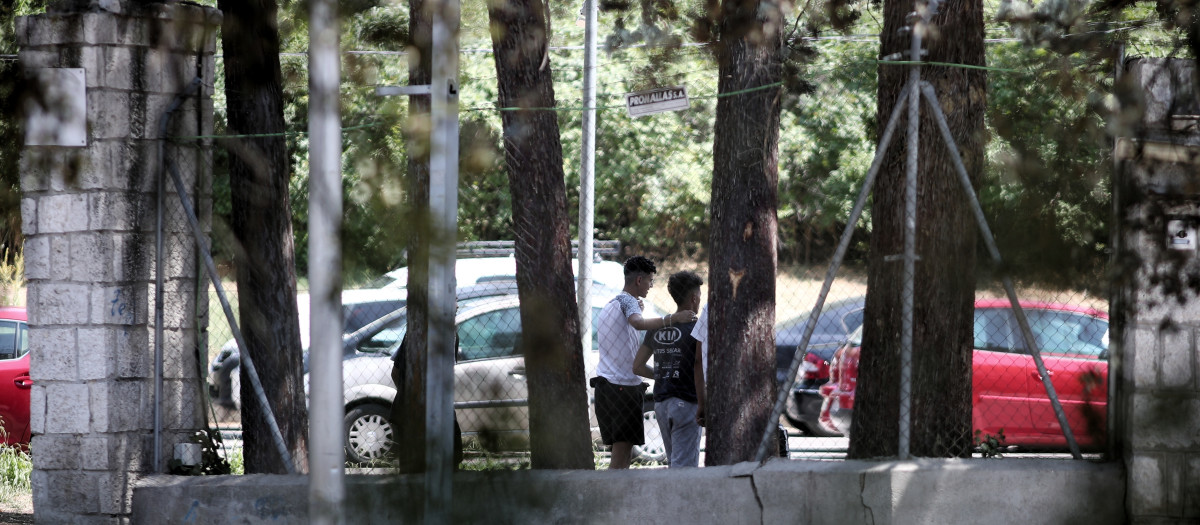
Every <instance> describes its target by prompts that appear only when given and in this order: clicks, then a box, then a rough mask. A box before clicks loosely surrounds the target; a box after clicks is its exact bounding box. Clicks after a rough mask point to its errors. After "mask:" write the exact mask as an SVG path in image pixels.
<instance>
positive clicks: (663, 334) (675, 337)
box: [654, 326, 683, 345]
mask: <svg viewBox="0 0 1200 525" xmlns="http://www.w3.org/2000/svg"><path fill="white" fill-rule="evenodd" d="M680 339H683V333H682V332H680V331H679V329H678V328H675V327H674V326H669V327H667V328H663V329H661V330H659V331H657V332H654V342H655V343H658V344H660V345H670V344H675V342H677V341H679V340H680Z"/></svg>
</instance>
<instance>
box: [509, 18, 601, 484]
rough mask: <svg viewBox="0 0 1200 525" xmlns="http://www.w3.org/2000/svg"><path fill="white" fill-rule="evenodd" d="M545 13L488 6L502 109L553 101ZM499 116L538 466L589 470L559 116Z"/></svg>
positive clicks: (529, 112)
mask: <svg viewBox="0 0 1200 525" xmlns="http://www.w3.org/2000/svg"><path fill="white" fill-rule="evenodd" d="M546 10H547V4H546V3H545V2H543V1H542V0H509V1H508V2H507V3H505V2H489V3H488V15H489V18H490V20H491V23H492V28H493V29H492V46H493V48H494V49H495V59H496V77H497V81H498V84H499V86H498V87H499V93H500V105H501V106H502V107H524V108H547V107H553V106H554V85H553V81H552V79H551V75H550V73H551V71H550V67H549V63H548V62H546V63H543V59H544V58H545V57H546V53H547V52H548V49H547V42H548V39H549V27H548V18H549V15H550V14H549V13H548V12H547V11H546ZM501 115H502V119H503V126H504V153H505V167H506V169H507V171H508V180H509V185H510V186H511V191H512V209H513V227H514V230H515V232H516V259H517V289H518V294H519V296H520V300H521V325H522V334H523V335H522V341H521V343H520V344H521V349H522V351H523V352H524V354H525V368H526V371H527V374H528V375H527V377H528V385H529V441H530V449H531V451H532V458H531V459H532V466H533V468H539V469H591V468H594V465H593V459H592V445H591V433H590V430H589V424H588V407H587V393H586V389H585V386H584V385H585V383H584V382H585V380H586V378H585V377H584V367H583V345H582V342H581V341H580V338H579V316H578V315H577V312H578V307H577V306H576V304H575V286H574V282H573V278H572V270H571V239H570V236H569V235H570V234H569V230H568V226H567V225H568V218H567V205H566V202H567V192H566V186H565V182H564V178H563V159H562V145H561V143H560V142H559V135H558V115H557V113H555V112H554V111H546V110H539V109H530V110H522V111H504V112H502V114H501Z"/></svg>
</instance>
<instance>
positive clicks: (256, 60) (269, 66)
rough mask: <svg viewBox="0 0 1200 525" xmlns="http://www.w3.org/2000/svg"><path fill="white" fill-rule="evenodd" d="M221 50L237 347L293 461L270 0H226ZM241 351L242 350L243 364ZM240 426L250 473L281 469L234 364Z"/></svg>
mask: <svg viewBox="0 0 1200 525" xmlns="http://www.w3.org/2000/svg"><path fill="white" fill-rule="evenodd" d="M219 7H220V9H221V11H222V12H223V13H224V15H225V17H224V22H223V26H222V35H223V36H222V48H223V52H224V55H225V96H226V99H227V106H228V115H229V117H228V118H229V129H230V132H232V133H238V134H270V133H277V134H279V135H276V136H269V137H255V138H241V139H235V140H234V141H233V142H228V143H226V144H227V146H228V147H229V150H230V151H229V185H230V194H231V200H232V218H233V219H232V222H233V224H232V226H233V233H234V236H235V237H236V238H237V240H238V243H239V249H238V250H236V259H237V288H238V302H239V309H240V323H241V330H242V334H243V335H244V336H245V341H246V346H247V348H242V349H241V352H242V353H243V355H249V356H250V357H251V359H252V360H253V361H254V366H255V368H256V369H257V371H258V374H259V379H260V380H261V381H262V385H263V389H264V390H265V391H266V394H267V398H268V402H269V403H270V404H271V409H272V411H273V412H274V414H275V419H276V421H277V422H278V424H279V428H280V431H281V432H282V433H283V439H284V443H285V444H286V446H287V448H288V450H289V451H290V453H291V454H292V459H293V461H294V462H295V463H296V465H297V466H299V467H300V468H301V470H303V469H304V467H303V466H304V463H305V458H307V456H308V441H307V439H308V438H307V436H308V410H307V408H306V405H305V401H304V379H303V374H302V372H301V360H302V354H301V349H300V326H299V323H298V321H297V315H298V314H297V308H296V267H295V259H294V247H293V237H292V222H291V220H292V213H291V205H290V204H289V201H288V177H289V175H290V169H289V165H288V155H287V144H286V142H285V140H284V137H283V135H282V133H283V131H284V121H283V85H282V82H281V74H280V69H279V33H278V28H277V27H276V14H277V6H276V4H275V2H274V1H273V0H248V1H244V2H242V1H226V0H221V1H220V2H219ZM244 362H245V359H244V358H243V364H244ZM241 374H242V376H241V382H242V392H241V396H242V398H241V399H242V428H243V432H244V434H245V452H244V453H245V462H246V472H248V473H276V474H279V473H285V472H286V466H285V465H284V463H283V461H282V458H281V457H280V455H279V452H278V450H277V448H276V446H275V444H274V440H273V439H272V436H271V432H270V430H269V427H268V425H267V422H266V420H265V418H264V417H265V416H264V413H263V407H262V405H261V404H260V403H259V400H258V398H257V397H256V396H255V394H254V391H253V388H252V386H251V383H250V379H249V375H248V371H247V367H246V366H242V367H241Z"/></svg>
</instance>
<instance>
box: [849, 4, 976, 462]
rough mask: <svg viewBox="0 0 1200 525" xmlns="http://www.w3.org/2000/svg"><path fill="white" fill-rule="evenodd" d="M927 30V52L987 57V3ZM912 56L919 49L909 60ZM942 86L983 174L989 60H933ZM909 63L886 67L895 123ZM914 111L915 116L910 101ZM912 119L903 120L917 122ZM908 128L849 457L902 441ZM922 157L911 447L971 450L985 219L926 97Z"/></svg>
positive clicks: (884, 216) (887, 38)
mask: <svg viewBox="0 0 1200 525" xmlns="http://www.w3.org/2000/svg"><path fill="white" fill-rule="evenodd" d="M912 10H913V2H912V1H911V0H891V1H888V2H887V3H886V4H885V6H884V30H883V35H882V37H881V40H882V43H881V48H880V55H881V56H887V55H890V54H892V53H897V52H901V51H907V50H908V49H909V45H910V40H909V37H908V33H907V32H906V33H904V34H903V35H901V34H899V30H900V28H902V27H903V26H904V25H905V17H906V16H907V15H908V13H910V12H912ZM933 26H934V29H935V30H934V31H932V32H930V33H927V35H928V36H926V37H925V47H926V49H928V55H927V56H926V58H925V60H928V61H935V62H948V63H958V64H974V65H983V64H984V47H983V5H982V3H981V2H979V1H977V0H970V1H966V2H949V3H942V4H940V5H939V12H938V13H937V15H936V16H935V17H934V18H933ZM906 60H907V58H906ZM921 77H922V79H924V80H927V81H929V82H930V83H932V84H933V86H934V90H935V91H937V94H938V97H939V100H940V102H941V106H942V108H944V110H945V112H946V116H947V119H948V121H949V125H950V130H951V132H952V134H953V135H954V139H955V141H956V142H957V143H958V148H959V150H960V151H961V152H962V157H963V162H964V164H965V165H966V168H967V172H968V173H969V174H970V175H971V177H972V180H973V181H977V180H979V173H980V171H982V169H983V165H984V156H983V154H984V139H985V137H984V121H983V118H984V110H985V106H986V84H985V82H986V76H985V74H984V72H982V71H980V70H973V69H965V68H958V67H944V66H930V67H923V68H921ZM907 78H908V68H907V67H899V66H888V65H886V64H885V65H880V66H879V99H878V106H877V112H876V114H877V116H878V117H877V122H880V123H883V122H887V119H888V118H889V117H890V115H891V113H892V108H893V107H894V105H895V104H896V102H897V97H898V96H899V94H900V91H901V90H902V89H903V88H904V85H905V82H906V81H907ZM903 115H905V116H906V115H907V108H906V110H905V113H904V114H903ZM906 121H907V119H906V118H904V117H903V116H902V117H901V119H900V121H899V127H898V130H903V129H905V126H906V124H905V122H906ZM903 136H904V134H903V133H898V134H897V136H896V137H897V138H896V139H895V140H893V142H892V146H891V147H890V148H888V154H887V158H886V161H885V164H884V165H883V168H882V170H881V172H880V174H879V179H878V180H877V182H876V185H875V189H874V191H875V195H874V200H875V203H874V208H873V213H872V234H871V255H870V271H869V274H868V277H867V300H866V312H865V317H866V323H865V326H864V328H863V337H864V340H863V352H862V357H861V360H860V362H859V381H858V385H859V386H858V391H857V394H856V399H855V407H854V409H855V415H854V422H853V424H852V427H851V436H850V449H849V453H848V455H847V457H851V458H869V457H880V456H893V455H895V454H896V453H897V451H898V445H897V439H898V436H899V418H900V417H901V414H900V413H899V392H900V389H899V388H900V387H899V380H900V333H901V308H902V302H901V301H902V300H903V298H902V297H901V294H902V291H903V262H902V261H889V260H885V257H888V256H893V255H898V254H902V253H903V252H904V198H905V197H904V195H905V192H904V171H905V169H904V155H905V148H904V141H903V139H902V137H903ZM919 142H920V146H919V152H920V153H919V157H918V159H919V160H918V164H919V165H918V170H917V173H918V181H917V184H918V197H917V200H918V202H917V218H916V221H917V234H916V235H917V238H916V253H917V256H918V257H919V259H918V260H917V262H916V275H915V281H914V283H915V284H914V290H915V298H914V307H913V316H914V321H913V361H912V362H913V368H912V370H913V374H912V417H911V422H912V423H911V425H912V426H911V428H912V434H911V438H910V439H911V441H910V443H911V453H912V455H914V456H924V457H937V456H946V457H955V456H964V457H965V456H968V455H970V453H971V445H972V443H971V441H972V436H971V346H972V341H973V340H974V339H973V336H972V332H973V326H974V322H973V311H974V297H975V242H976V231H977V230H976V226H975V223H974V221H973V219H972V215H971V212H970V207H969V205H968V202H967V199H966V194H965V193H964V192H963V189H962V186H961V184H960V183H959V181H958V175H957V174H956V173H955V171H954V166H953V164H952V163H951V160H950V158H949V152H948V150H947V149H946V146H945V144H944V142H943V140H942V138H941V135H940V133H939V132H938V128H937V127H936V123H935V121H934V119H933V115H932V112H931V111H930V110H929V106H928V105H927V103H926V102H925V100H923V99H922V101H921V119H920V139H919Z"/></svg>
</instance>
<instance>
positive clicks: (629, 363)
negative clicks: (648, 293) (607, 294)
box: [596, 292, 642, 386]
mask: <svg viewBox="0 0 1200 525" xmlns="http://www.w3.org/2000/svg"><path fill="white" fill-rule="evenodd" d="M640 313H642V307H641V305H639V304H638V300H637V298H636V297H634V296H632V295H630V294H629V293H628V292H621V293H620V295H617V296H616V297H614V298H613V300H611V301H609V302H608V304H606V305H604V308H602V309H600V314H599V315H597V316H596V343H597V344H598V345H599V346H600V363H599V364H597V365H596V375H598V376H600V377H603V378H605V379H607V380H608V382H610V383H613V384H615V385H625V386H636V385H640V384H642V378H641V377H638V376H637V375H636V374H634V373H633V358H634V357H636V356H637V351H638V347H639V346H641V344H642V340H641V338H640V337H638V331H637V329H635V328H634V327H633V325H631V324H629V316H631V315H633V314H640Z"/></svg>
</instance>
